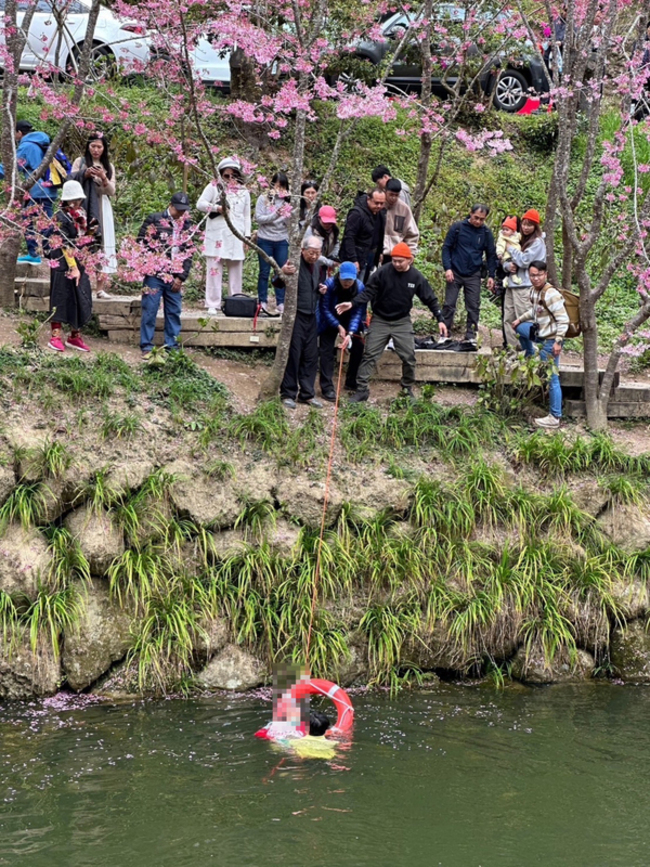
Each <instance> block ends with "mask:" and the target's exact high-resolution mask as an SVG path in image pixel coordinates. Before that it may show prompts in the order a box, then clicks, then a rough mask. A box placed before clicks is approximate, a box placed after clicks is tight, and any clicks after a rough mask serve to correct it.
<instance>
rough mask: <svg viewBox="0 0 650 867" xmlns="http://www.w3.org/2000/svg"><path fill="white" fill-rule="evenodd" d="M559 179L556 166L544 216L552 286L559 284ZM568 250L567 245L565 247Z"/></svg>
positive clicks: (549, 278) (547, 260)
mask: <svg viewBox="0 0 650 867" xmlns="http://www.w3.org/2000/svg"><path fill="white" fill-rule="evenodd" d="M557 185H558V180H557V172H556V170H555V168H554V170H553V177H552V178H551V185H550V187H549V190H548V198H547V200H546V213H545V216H544V229H545V230H546V267H547V268H548V281H549V283H550V284H551V285H552V286H558V285H559V284H558V278H557V262H556V261H555V243H554V242H555V226H556V222H557V205H558V190H557ZM564 250H565V251H566V250H567V247H566V246H565V247H564Z"/></svg>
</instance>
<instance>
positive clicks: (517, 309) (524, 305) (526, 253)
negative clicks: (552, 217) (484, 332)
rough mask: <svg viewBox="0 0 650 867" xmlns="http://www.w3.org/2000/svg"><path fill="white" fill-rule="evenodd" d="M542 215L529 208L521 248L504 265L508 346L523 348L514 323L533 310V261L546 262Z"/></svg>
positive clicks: (504, 314) (513, 249) (504, 311)
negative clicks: (530, 271)
mask: <svg viewBox="0 0 650 867" xmlns="http://www.w3.org/2000/svg"><path fill="white" fill-rule="evenodd" d="M540 223H541V220H540V216H539V212H538V211H536V210H535V208H529V210H527V211H526V213H525V214H524V215H523V216H522V218H521V241H520V249H519V250H517V249H515V248H511V250H510V261H509V262H506V263H505V264H504V266H503V268H504V271H505V272H506V278H507V279H506V284H505V286H506V288H505V295H504V299H503V330H504V332H505V337H506V340H507V342H508V346H511V347H513V348H519V340H518V338H517V335H516V334H515V332H514V331H513V329H512V326H511V324H510V323H511V322H512V321H513V319H517V318H518V317H520V316H521V314H522V313H523V312H524V311H525V310H527V309H528V308H529V307H530V290H531V286H532V283H531V281H530V277H529V276H528V269H529V267H530V264H531V262H534V261H538V262H545V261H546V242H545V241H544V234H543V232H542V227H541V225H540Z"/></svg>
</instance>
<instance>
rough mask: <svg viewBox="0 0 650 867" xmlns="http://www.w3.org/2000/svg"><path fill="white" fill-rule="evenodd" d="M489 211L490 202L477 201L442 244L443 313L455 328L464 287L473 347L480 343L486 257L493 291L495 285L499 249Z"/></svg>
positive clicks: (468, 332) (467, 331)
mask: <svg viewBox="0 0 650 867" xmlns="http://www.w3.org/2000/svg"><path fill="white" fill-rule="evenodd" d="M489 213H490V209H489V208H488V207H487V205H474V206H473V207H472V210H471V211H470V215H469V217H467V219H465V220H462V221H460V222H458V223H454V224H453V225H452V227H451V228H450V229H449V231H448V232H447V237H446V238H445V242H444V244H443V245H442V267H443V268H444V269H445V280H446V281H447V291H446V292H445V304H444V307H443V308H442V316H443V319H444V322H445V325H446V326H447V330H448V331H450V332H451V326H452V325H453V323H454V314H455V313H456V303H457V301H458V294H459V292H460V290H461V289H462V290H463V292H464V295H465V309H466V310H467V327H466V329H465V341H466V342H467V343H468V344H469V346H470V348H472V347H476V335H477V333H478V320H479V314H480V311H481V270H482V268H483V261H484V257H485V262H486V265H487V272H488V282H487V285H488V289H489V290H490V292H491V291H492V290H493V289H494V275H495V272H496V267H497V253H496V245H495V243H494V235H493V234H492V232H491V231H490V229H488V227H487V226H486V225H485V220H486V218H487V215H488V214H489Z"/></svg>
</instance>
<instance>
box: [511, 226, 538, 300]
mask: <svg viewBox="0 0 650 867" xmlns="http://www.w3.org/2000/svg"><path fill="white" fill-rule="evenodd" d="M522 237H523V236H522ZM510 255H511V256H512V261H513V262H514V263H515V265H516V266H517V273H516V274H513V273H512V272H511V271H509V272H508V286H510V287H511V288H512V289H530V287H531V286H532V283H531V282H530V277H529V276H528V267H529V265H530V263H531V262H534V261H535V260H536V259H538V260H540V261H541V262H545V261H546V242H545V240H544V238H535V240H534V241H533V243H532V244H531V245H530V247H528V249H527V250H513V249H511V250H510ZM514 277H519V283H515V281H514V279H513V278H514Z"/></svg>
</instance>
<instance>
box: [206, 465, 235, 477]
mask: <svg viewBox="0 0 650 867" xmlns="http://www.w3.org/2000/svg"><path fill="white" fill-rule="evenodd" d="M205 474H206V476H207V477H208V478H209V479H215V480H216V481H218V482H225V481H226V480H227V479H234V478H235V476H236V472H235V467H234V464H231V463H230V462H229V461H220V460H216V461H211V462H210V463H209V464H208V465H207V467H206V468H205Z"/></svg>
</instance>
